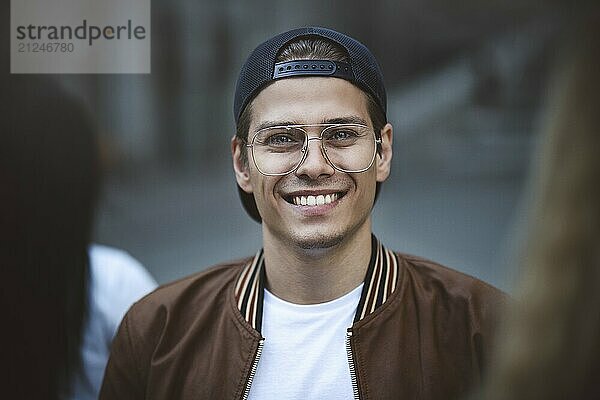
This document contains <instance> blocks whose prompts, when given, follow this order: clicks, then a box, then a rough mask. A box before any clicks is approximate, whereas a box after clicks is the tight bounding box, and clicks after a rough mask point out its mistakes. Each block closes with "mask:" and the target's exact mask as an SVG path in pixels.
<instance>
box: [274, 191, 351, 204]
mask: <svg viewBox="0 0 600 400" xmlns="http://www.w3.org/2000/svg"><path fill="white" fill-rule="evenodd" d="M344 194H345V193H343V192H335V193H328V194H318V195H317V194H315V195H310V194H309V195H302V196H286V197H285V200H286V201H287V202H288V203H290V204H293V205H295V206H307V207H312V206H322V205H324V204H331V203H333V202H335V201H337V200H339V199H341V198H342V197H344Z"/></svg>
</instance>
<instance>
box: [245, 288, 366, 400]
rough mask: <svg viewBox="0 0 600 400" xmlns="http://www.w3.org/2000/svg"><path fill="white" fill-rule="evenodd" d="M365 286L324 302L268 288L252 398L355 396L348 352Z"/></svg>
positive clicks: (333, 398)
mask: <svg viewBox="0 0 600 400" xmlns="http://www.w3.org/2000/svg"><path fill="white" fill-rule="evenodd" d="M362 287H363V285H362V284H361V285H360V286H359V287H357V288H356V289H354V290H353V291H351V292H350V293H348V294H346V295H344V296H342V297H340V298H338V299H335V300H332V301H329V302H327V303H321V304H310V305H299V304H293V303H289V302H287V301H284V300H281V299H280V298H278V297H276V296H274V295H273V294H271V293H270V292H269V291H267V290H266V289H265V299H264V305H263V322H262V334H263V337H264V338H265V342H264V347H263V352H262V355H261V357H260V361H259V363H258V369H257V371H256V375H255V377H254V381H253V383H252V386H251V388H250V396H249V398H250V399H252V400H258V399H261V400H269V399H277V400H281V399H286V400H288V399H289V400H291V399H297V400H310V399H328V400H338V399H339V400H342V399H344V400H348V399H353V391H352V381H351V379H350V367H349V365H348V356H347V353H346V331H347V329H348V328H349V327H350V326H351V325H352V322H353V320H354V314H355V313H356V308H357V306H358V302H359V300H360V294H361V291H362Z"/></svg>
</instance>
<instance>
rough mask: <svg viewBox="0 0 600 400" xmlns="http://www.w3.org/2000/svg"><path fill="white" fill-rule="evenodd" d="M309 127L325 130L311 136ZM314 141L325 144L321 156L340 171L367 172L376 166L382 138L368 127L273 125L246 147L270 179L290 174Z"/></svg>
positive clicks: (260, 132) (351, 125)
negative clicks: (375, 162)
mask: <svg viewBox="0 0 600 400" xmlns="http://www.w3.org/2000/svg"><path fill="white" fill-rule="evenodd" d="M307 128H322V130H321V134H320V135H319V136H318V137H310V136H308V132H307V131H306V129H307ZM311 140H320V141H321V153H322V154H323V157H324V158H325V160H327V162H328V163H329V164H330V165H331V166H332V167H333V168H335V169H336V170H338V171H341V172H347V173H359V172H365V171H366V170H368V169H369V168H371V166H372V165H373V161H374V160H375V155H376V153H377V146H378V145H379V144H381V139H378V138H377V137H376V136H375V132H374V131H373V130H372V129H371V128H369V127H368V126H366V125H361V124H312V125H285V126H271V127H268V128H264V129H260V130H259V131H257V132H256V133H255V135H254V137H253V138H252V143H248V144H246V147H250V148H251V149H252V159H253V160H254V165H255V166H256V168H257V169H258V171H259V172H260V173H261V174H263V175H267V176H282V175H287V174H289V173H291V172H293V171H295V170H297V169H298V168H299V167H300V165H301V164H302V163H303V162H304V160H305V159H306V155H307V154H308V144H309V142H310V141H311Z"/></svg>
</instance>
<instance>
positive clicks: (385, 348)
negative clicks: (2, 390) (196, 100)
mask: <svg viewBox="0 0 600 400" xmlns="http://www.w3.org/2000/svg"><path fill="white" fill-rule="evenodd" d="M234 103H235V105H234V114H235V120H236V123H237V134H236V136H235V137H234V138H233V139H232V142H231V150H232V155H233V164H234V166H233V167H234V171H235V176H236V181H237V184H238V186H239V193H240V195H241V198H242V203H243V205H244V207H245V208H246V211H248V213H249V214H250V216H251V217H252V218H254V219H255V220H256V221H258V222H261V223H262V237H263V249H260V250H259V251H258V252H257V253H256V256H254V257H250V258H248V259H245V260H241V261H236V262H231V263H226V264H221V265H219V266H215V267H213V268H210V269H209V270H207V271H204V272H201V273H199V274H195V275H193V276H191V277H188V278H185V279H181V280H179V281H177V282H174V283H172V284H168V285H165V286H163V287H162V288H159V289H158V290H157V291H155V292H154V293H153V294H151V295H150V296H147V297H146V298H145V299H144V300H142V301H141V302H139V303H137V304H136V305H135V306H133V307H132V309H131V310H130V311H129V312H128V313H127V315H126V317H125V318H124V319H123V323H122V324H121V327H120V328H119V333H118V334H117V337H116V338H115V341H114V345H113V349H112V350H111V358H110V360H109V363H108V367H107V370H106V375H105V379H104V383H103V385H102V391H101V394H100V398H101V399H104V400H108V399H112V400H114V399H123V400H125V399H127V400H136V399H140V400H141V399H195V400H197V399H261V400H264V399H302V400H306V399H328V400H335V399H350V398H361V399H367V398H369V399H396V398H404V399H415V398H420V399H440V400H441V399H444V400H447V399H453V398H456V397H458V396H460V395H461V394H463V393H465V392H466V391H467V390H468V388H470V387H471V386H472V385H476V384H478V383H479V382H480V380H481V376H482V374H483V373H484V371H485V367H486V364H487V361H488V355H489V353H490V349H491V342H492V336H493V333H494V326H495V324H494V321H495V317H496V313H497V309H498V307H500V306H501V305H502V303H503V302H504V301H505V297H504V294H503V293H501V292H500V291H499V290H497V289H495V288H493V287H492V286H490V285H487V284H485V283H483V282H481V281H479V280H477V279H475V278H473V277H470V276H466V275H464V274H461V273H459V272H457V271H454V270H451V269H448V268H445V267H442V266H440V265H438V264H436V263H434V262H431V261H428V260H425V259H422V258H418V257H414V256H408V255H405V254H401V253H396V252H393V251H391V250H389V249H387V248H386V247H385V246H384V245H383V243H382V242H381V241H380V240H379V239H377V238H376V237H375V236H374V235H373V234H372V232H371V210H372V208H373V205H374V202H375V198H376V194H377V191H378V189H379V187H380V185H381V184H382V183H383V182H384V181H385V180H386V179H387V177H388V175H389V173H390V166H391V158H392V130H393V129H392V125H391V124H390V123H388V122H387V118H386V115H385V113H386V95H385V88H384V85H383V77H382V74H381V71H380V69H379V66H378V65H377V62H376V60H375V58H374V56H373V55H372V54H371V52H370V51H369V50H368V49H367V48H366V47H365V46H364V45H362V44H361V43H359V42H358V41H357V40H355V39H353V38H351V37H349V36H346V35H344V34H342V33H339V32H336V31H333V30H329V29H325V28H314V27H313V28H311V27H309V28H300V29H296V30H292V31H289V32H285V33H282V34H280V35H277V36H275V37H273V38H271V39H269V40H268V41H266V42H265V43H263V44H261V45H260V46H258V47H257V48H256V49H255V50H254V52H253V53H252V54H251V55H250V56H249V58H248V60H247V61H246V63H245V64H244V66H243V67H242V71H241V73H240V76H239V79H238V84H237V88H236V93H235V100H234ZM234 245H235V244H234Z"/></svg>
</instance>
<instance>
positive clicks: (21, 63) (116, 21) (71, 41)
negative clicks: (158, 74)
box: [10, 0, 150, 74]
mask: <svg viewBox="0 0 600 400" xmlns="http://www.w3.org/2000/svg"><path fill="white" fill-rule="evenodd" d="M10 12H11V18H10V22H11V50H10V51H11V54H10V61H11V73H25V74H29V73H35V74H38V73H41V74H43V73H52V74H79V73H92V74H107V73H110V74H118V73H142V74H147V73H150V0H11V10H10Z"/></svg>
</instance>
